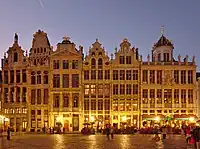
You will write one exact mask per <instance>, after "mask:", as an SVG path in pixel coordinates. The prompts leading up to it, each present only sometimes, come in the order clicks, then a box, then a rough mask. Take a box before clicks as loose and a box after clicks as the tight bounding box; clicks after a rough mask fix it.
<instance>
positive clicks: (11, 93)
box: [10, 87, 14, 103]
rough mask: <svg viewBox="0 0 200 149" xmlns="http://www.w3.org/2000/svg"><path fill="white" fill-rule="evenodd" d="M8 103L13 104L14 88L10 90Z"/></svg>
mask: <svg viewBox="0 0 200 149" xmlns="http://www.w3.org/2000/svg"><path fill="white" fill-rule="evenodd" d="M10 102H11V103H13V102H14V87H12V88H10Z"/></svg>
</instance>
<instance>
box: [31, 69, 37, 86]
mask: <svg viewBox="0 0 200 149" xmlns="http://www.w3.org/2000/svg"><path fill="white" fill-rule="evenodd" d="M35 83H36V79H35V72H34V71H32V72H31V84H35Z"/></svg>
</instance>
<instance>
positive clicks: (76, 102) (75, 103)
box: [73, 95, 78, 108]
mask: <svg viewBox="0 0 200 149" xmlns="http://www.w3.org/2000/svg"><path fill="white" fill-rule="evenodd" d="M73 107H74V108H78V96H76V95H75V96H74V97H73Z"/></svg>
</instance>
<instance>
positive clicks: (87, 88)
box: [84, 84, 90, 97]
mask: <svg viewBox="0 0 200 149" xmlns="http://www.w3.org/2000/svg"><path fill="white" fill-rule="evenodd" d="M84 90H85V91H84V97H89V93H90V92H89V91H90V87H89V85H88V84H87V85H85V86H84Z"/></svg>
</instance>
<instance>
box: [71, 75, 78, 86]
mask: <svg viewBox="0 0 200 149" xmlns="http://www.w3.org/2000/svg"><path fill="white" fill-rule="evenodd" d="M72 87H73V88H77V87H79V74H72Z"/></svg>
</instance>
